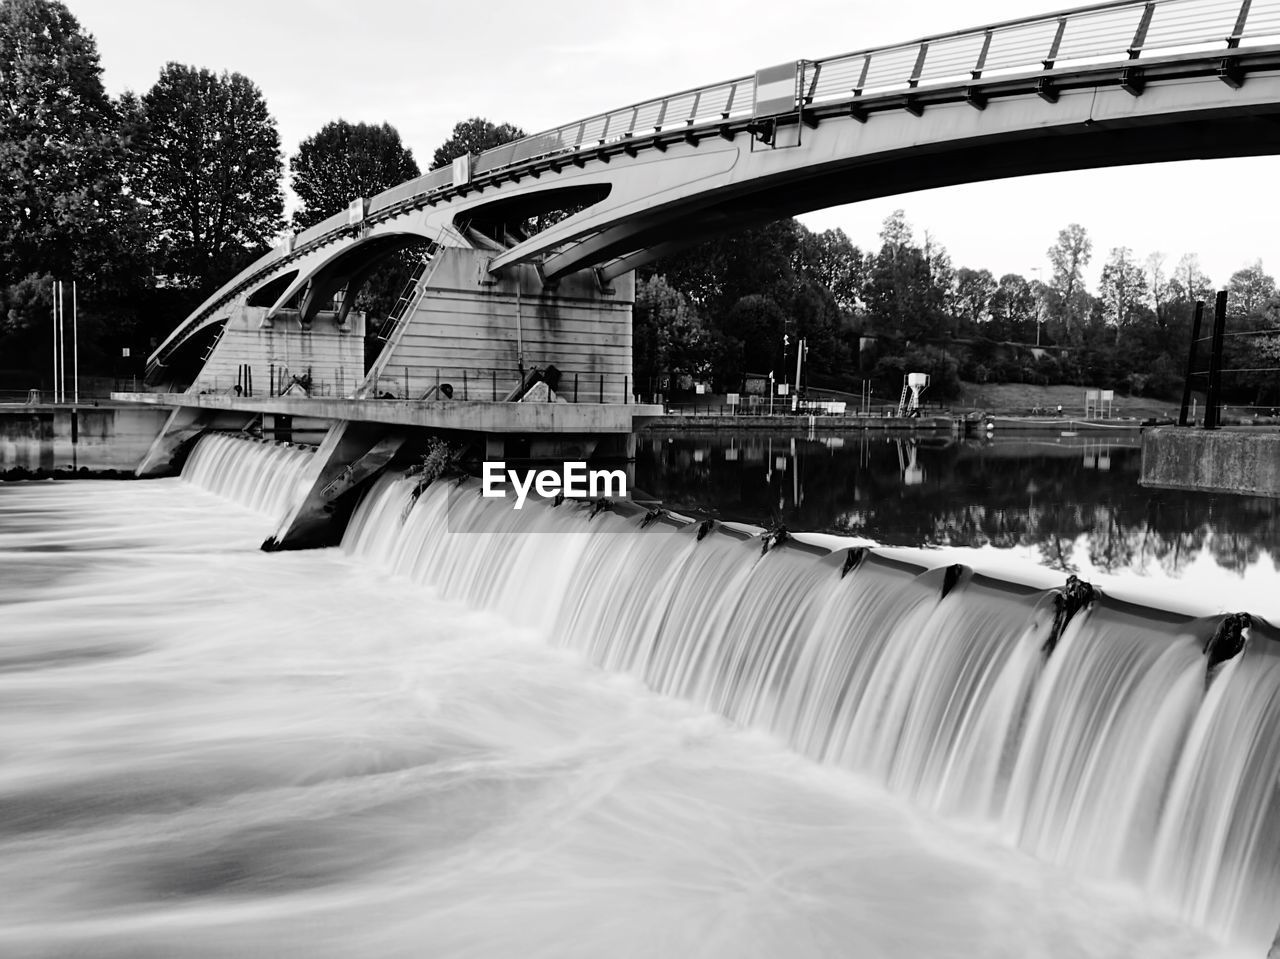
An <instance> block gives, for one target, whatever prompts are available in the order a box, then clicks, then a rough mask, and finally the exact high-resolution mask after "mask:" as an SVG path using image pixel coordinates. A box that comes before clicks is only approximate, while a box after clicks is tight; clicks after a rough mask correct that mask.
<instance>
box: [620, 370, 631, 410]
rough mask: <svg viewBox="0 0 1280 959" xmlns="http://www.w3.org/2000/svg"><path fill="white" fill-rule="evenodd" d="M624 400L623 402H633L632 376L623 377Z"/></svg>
mask: <svg viewBox="0 0 1280 959" xmlns="http://www.w3.org/2000/svg"><path fill="white" fill-rule="evenodd" d="M622 402H623V403H630V402H631V377H630V376H624V377H623V378H622Z"/></svg>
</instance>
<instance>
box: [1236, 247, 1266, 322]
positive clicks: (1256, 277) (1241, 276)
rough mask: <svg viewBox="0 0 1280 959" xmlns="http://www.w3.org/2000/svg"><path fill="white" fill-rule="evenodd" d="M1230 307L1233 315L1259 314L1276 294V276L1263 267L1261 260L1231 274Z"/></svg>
mask: <svg viewBox="0 0 1280 959" xmlns="http://www.w3.org/2000/svg"><path fill="white" fill-rule="evenodd" d="M1227 290H1228V292H1229V294H1230V298H1229V300H1228V303H1229V308H1230V310H1231V314H1232V315H1233V316H1257V315H1259V314H1260V313H1261V312H1262V309H1263V307H1264V306H1265V305H1266V304H1267V303H1268V302H1269V301H1270V300H1272V299H1273V298H1274V297H1275V295H1276V281H1275V278H1274V277H1272V276H1271V275H1270V274H1268V273H1267V272H1266V270H1264V269H1263V268H1262V261H1261V260H1254V261H1253V263H1251V264H1249V265H1248V266H1246V267H1242V268H1240V269H1239V270H1236V271H1235V272H1234V273H1232V274H1231V279H1230V281H1228V283H1227Z"/></svg>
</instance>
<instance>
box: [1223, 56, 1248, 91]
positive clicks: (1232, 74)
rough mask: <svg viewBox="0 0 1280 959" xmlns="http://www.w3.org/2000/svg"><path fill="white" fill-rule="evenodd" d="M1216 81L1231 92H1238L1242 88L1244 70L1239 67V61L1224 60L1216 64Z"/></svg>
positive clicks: (1232, 58) (1229, 58)
mask: <svg viewBox="0 0 1280 959" xmlns="http://www.w3.org/2000/svg"><path fill="white" fill-rule="evenodd" d="M1218 79H1219V80H1221V81H1222V82H1223V83H1225V84H1226V85H1227V86H1229V87H1230V88H1231V89H1232V90H1239V89H1240V88H1241V87H1242V86H1244V68H1243V67H1241V66H1240V61H1239V60H1237V59H1236V58H1235V57H1226V58H1224V59H1223V61H1222V62H1221V63H1219V64H1218Z"/></svg>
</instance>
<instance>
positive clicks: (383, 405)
mask: <svg viewBox="0 0 1280 959" xmlns="http://www.w3.org/2000/svg"><path fill="white" fill-rule="evenodd" d="M111 398H112V400H115V401H117V402H122V403H133V404H139V405H143V406H161V407H166V408H168V409H182V408H185V409H201V410H218V411H224V412H235V413H271V414H274V415H281V416H296V417H299V418H304V419H324V420H333V421H339V420H342V421H347V422H359V423H381V424H384V425H388V426H416V427H423V428H426V429H436V430H469V431H472V432H477V433H506V434H518V433H553V434H554V433H568V434H625V433H630V432H632V431H633V430H634V429H635V428H636V427H637V426H639V425H641V423H637V422H636V421H637V420H640V421H644V420H646V419H648V418H649V417H655V416H661V415H662V407H661V406H654V405H650V404H627V403H503V402H498V403H494V402H489V401H481V400H468V401H460V400H444V401H428V402H423V401H415V400H354V399H334V398H326V397H320V398H314V397H305V396H262V397H258V396H254V397H237V396H227V395H226V394H223V393H112V394H111Z"/></svg>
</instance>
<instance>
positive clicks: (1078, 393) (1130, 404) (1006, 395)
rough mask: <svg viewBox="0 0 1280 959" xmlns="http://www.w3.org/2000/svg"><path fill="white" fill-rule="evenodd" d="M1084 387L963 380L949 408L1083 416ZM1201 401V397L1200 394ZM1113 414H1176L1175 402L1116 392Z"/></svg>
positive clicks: (1003, 412)
mask: <svg viewBox="0 0 1280 959" xmlns="http://www.w3.org/2000/svg"><path fill="white" fill-rule="evenodd" d="M1084 394H1085V387H1083V386H1032V385H1030V384H1028V383H999V384H990V383H988V384H982V385H979V384H977V383H965V384H963V393H962V394H961V397H960V399H958V400H955V401H954V402H953V404H952V409H954V410H956V411H967V410H982V411H983V412H986V413H998V414H1005V415H1014V416H1025V415H1028V414H1030V413H1031V411H1032V410H1033V409H1036V408H1037V407H1039V408H1040V409H1042V410H1045V409H1047V410H1056V409H1057V408H1058V406H1059V405H1061V406H1062V412H1063V414H1064V415H1068V416H1083V415H1084ZM1199 401H1200V403H1201V404H1203V402H1204V398H1203V397H1199ZM1111 408H1112V412H1113V415H1115V416H1132V417H1136V418H1137V419H1146V418H1148V417H1152V416H1157V417H1158V416H1170V417H1174V418H1176V417H1177V415H1178V404H1177V403H1175V402H1173V401H1171V400H1158V399H1151V398H1149V397H1145V396H1121V395H1120V394H1118V393H1117V394H1116V398H1115V402H1114V403H1113V404H1112V407H1111Z"/></svg>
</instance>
